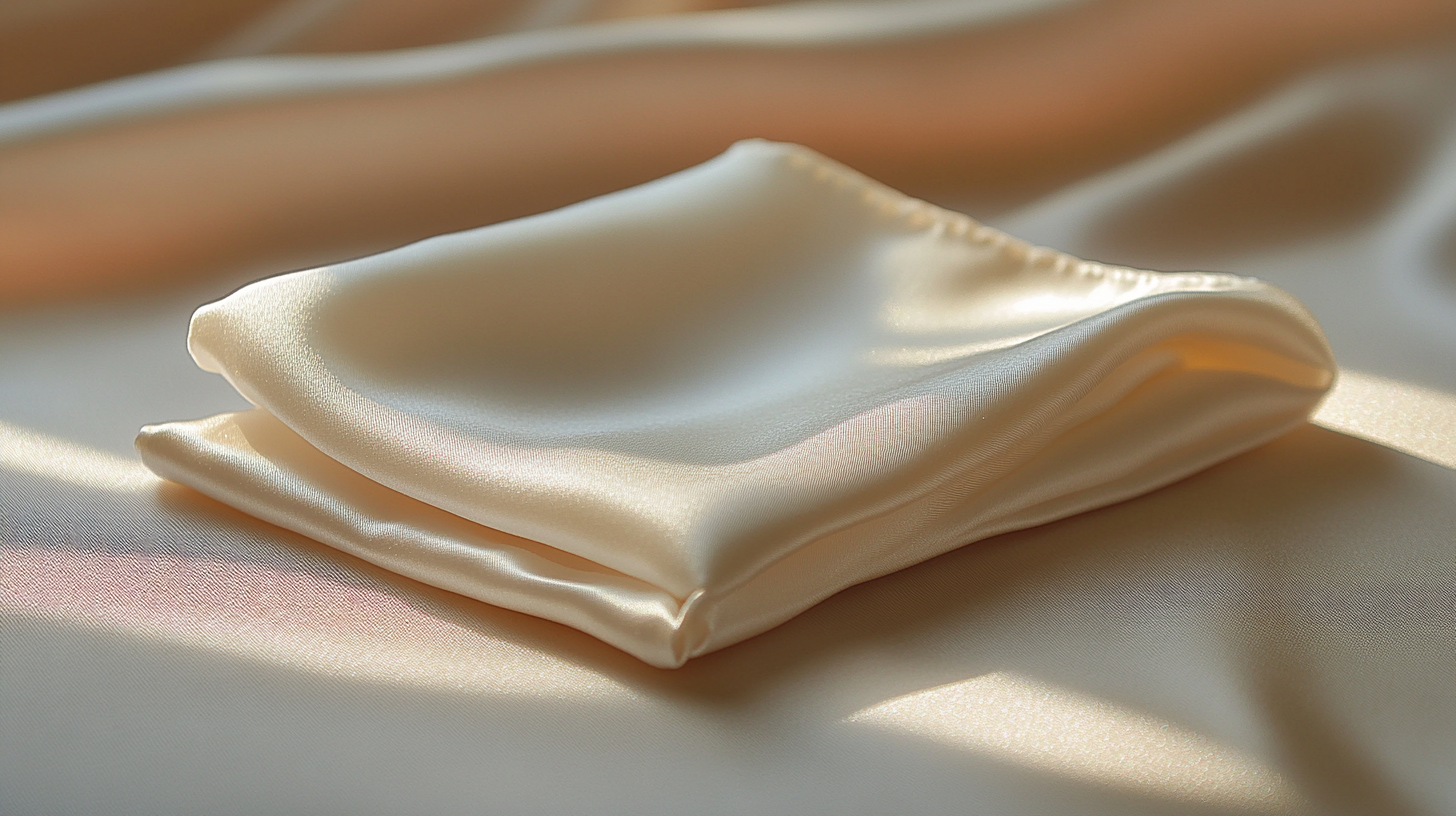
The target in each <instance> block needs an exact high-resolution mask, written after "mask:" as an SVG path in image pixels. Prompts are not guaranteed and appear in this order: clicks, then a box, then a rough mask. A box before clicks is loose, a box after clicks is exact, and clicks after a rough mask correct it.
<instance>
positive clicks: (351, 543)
mask: <svg viewBox="0 0 1456 816" xmlns="http://www.w3.org/2000/svg"><path fill="white" fill-rule="evenodd" d="M136 447H137V450H138V451H139V452H140V454H141V457H142V462H143V463H144V464H145V465H146V466H147V467H148V468H150V469H151V470H152V471H153V472H154V473H156V474H157V475H159V476H161V477H162V478H164V479H168V480H169V481H173V482H176V483H179V484H183V485H186V486H188V487H190V488H192V489H194V490H197V491H198V492H200V493H202V494H204V495H206V496H209V497H211V498H213V499H216V500H218V501H220V502H222V503H224V504H227V505H229V506H231V507H234V508H237V509H238V510H241V511H243V512H245V513H247V514H249V515H252V516H254V517H256V518H259V519H262V520H264V521H267V522H269V523H272V524H276V525H278V526H280V527H283V528H285V529H289V530H292V531H294V532H297V533H301V534H303V535H305V536H308V537H309V538H312V539H315V540H317V541H320V542H322V543H324V544H328V545H329V546H332V547H334V548H336V549H339V550H342V551H344V552H346V553H349V554H350V555H353V556H356V557H358V558H362V559H363V560H365V561H368V562H370V563H372V564H375V565H377V566H380V567H383V568H384V569H387V570H390V571H392V572H396V573H399V574H401V575H404V576H406V577H409V578H413V579H415V580H418V581H421V582H424V583H427V584H430V585H432V586H436V587H439V588H441V589H446V590H449V591H451V592H455V593H458V594H461V595H464V596H466V597H470V598H474V599H476V600H479V601H483V602H485V603H489V604H492V605H494V606H501V607H504V608H507V609H511V610H514V611H517V612H522V613H525V614H528V615H533V616H536V617H541V618H545V619H547V620H552V621H556V622H558V623H562V624H565V625H567V626H571V627H573V628H575V629H579V630H581V631H583V632H586V633H587V634H590V635H592V636H594V637H596V638H598V639H600V640H602V641H604V642H606V643H608V644H611V645H612V646H615V647H616V648H619V649H622V650H623V651H626V652H628V653H629V654H632V655H634V656H635V657H637V658H639V659H641V660H643V661H644V662H646V663H649V664H651V665H653V666H657V667H660V668H676V667H677V666H681V665H682V663H683V662H685V660H686V659H687V658H686V657H685V656H683V653H682V650H681V649H680V648H677V649H675V648H674V644H675V642H676V641H677V640H678V638H679V635H678V633H679V632H680V630H681V621H682V618H683V616H684V614H685V613H686V611H687V609H688V608H689V607H690V606H691V605H692V601H693V598H692V597H691V596H690V597H689V598H688V599H686V600H682V599H678V598H675V597H673V596H672V595H670V594H668V593H667V592H666V591H664V590H662V589H659V588H658V587H655V586H652V585H650V584H648V583H646V582H643V581H640V580H638V579H635V578H632V577H630V576H626V575H622V574H621V573H617V572H614V571H612V570H609V569H607V568H605V567H601V566H600V565H597V564H594V563H592V562H590V561H587V560H586V559H582V558H578V557H576V556H573V555H570V554H569V553H564V552H562V551H559V550H556V549H555V548H552V547H549V546H547V545H544V544H540V543H538V542H534V541H529V540H526V539H521V538H519V537H517V536H512V535H510V534H507V533H503V532H500V531H498V530H494V529H491V528H489V527H485V526H483V525H479V524H476V523H475V522H472V521H469V520H467V519H463V518H460V517H458V516H455V515H453V514H451V513H448V512H446V511H444V510H440V509H439V508H436V507H433V506H430V505H428V504H425V503H423V502H419V501H417V500H415V499H411V498H409V497H408V496H404V495H403V494H400V493H397V492H396V491H393V490H391V489H390V488H388V487H385V486H384V485H381V484H379V483H377V482H374V481H372V480H370V479H368V478H367V477H365V476H363V475H361V474H359V473H357V472H355V471H352V470H350V469H348V468H346V467H345V466H344V465H342V464H339V463H338V462H336V461H334V460H332V459H329V458H328V457H327V456H326V455H324V454H323V453H322V452H320V451H318V450H317V449H316V448H314V447H313V446H312V445H309V444H308V443H307V442H306V441H304V440H303V439H302V438H299V437H298V436H297V435H296V434H295V433H294V432H293V431H292V430H291V429H289V428H288V427H287V426H286V425H283V423H281V422H279V421H278V420H277V419H276V418H275V417H273V416H272V415H270V414H268V413H267V412H266V411H264V410H262V409H253V410H251V411H244V412H239V413H233V414H221V415H218V416H214V417H210V418H208V419H203V420H197V421H193V422H171V423H164V424H158V425H149V426H147V427H145V428H143V429H142V430H141V432H140V433H139V435H138V436H137V439H136Z"/></svg>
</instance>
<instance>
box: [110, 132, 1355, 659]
mask: <svg viewBox="0 0 1456 816" xmlns="http://www.w3.org/2000/svg"><path fill="white" fill-rule="evenodd" d="M189 346H190V349H191V351H192V354H193V357H194V359H196V361H197V362H198V363H199V365H201V366H202V367H203V368H205V369H207V370H209V371H214V372H218V373H220V374H223V375H224V376H226V377H227V379H228V380H229V382H231V383H232V384H233V385H234V387H236V388H237V390H238V391H239V392H240V393H241V394H243V395H244V396H245V397H246V398H247V399H248V400H249V401H250V402H252V403H253V404H254V405H256V406H258V407H257V409H255V410H252V411H247V412H243V413H237V414H226V415H221V416H217V417H213V418H211V419H207V420H202V421H197V422H180V423H171V424H164V425H156V426H151V427H148V428H146V429H144V430H143V432H142V434H141V435H140V437H139V438H138V440H137V445H138V448H139V449H140V451H141V454H142V457H143V460H144V461H145V462H146V464H147V465H148V466H149V467H150V468H151V469H152V470H154V471H155V472H157V473H158V474H159V475H162V476H164V477H166V478H168V479H171V480H174V481H177V482H182V483H184V484H187V485H190V486H192V487H194V488H196V489H198V490H200V491H202V492H203V493H206V494H208V495H210V496H213V497H214V498H217V499H219V500H221V501H223V502H225V503H228V504H231V505H233V506H235V507H237V508H239V509H241V510H244V511H245V512H247V513H250V514H252V515H254V516H257V517H259V518H262V519H265V520H268V521H271V522H273V523H275V524H278V525H281V526H283V527H287V528H290V529H293V530H295V531H298V532H301V533H304V534H306V535H308V536H311V537H313V538H316V539H318V540H320V541H323V542H326V543H328V544H331V545H333V546H335V547H338V548H340V549H343V550H345V551H347V552H350V553H353V554H355V555H358V556H360V557H362V558H364V559H367V560H369V561H372V562H374V563H376V564H379V565H381V566H384V567H386V568H389V569H392V570H395V571H397V572H399V573H402V574H404V575H407V576H410V577H413V578H416V579H418V580H421V581H425V582H427V583H430V584H434V585H436V586H439V587H443V588H445V589H449V590H452V591H455V592H459V593H461V594H464V595H467V596H470V597H474V598H477V599H480V600H483V601H486V602H489V603H492V604H496V605H500V606H504V607H508V608H511V609H515V610H518V611H522V612H526V613H529V614H533V615H537V616H540V617H544V618H548V619H551V620H555V621H559V622H561V623H565V624H568V625H570V626H574V627H576V628H578V629H581V630H584V631H586V632H588V633H591V634H593V635H595V636H597V637H599V638H601V639H602V640H605V641H607V642H608V643H611V644H612V645H614V646H617V647H618V648H621V649H623V650H625V651H627V652H629V653H631V654H633V655H636V656H637V657H639V658H641V659H642V660H644V661H646V662H648V663H650V664H653V665H656V666H662V667H674V666H680V665H682V664H683V663H684V662H685V661H687V660H688V659H690V658H693V657H695V656H698V655H701V654H704V653H706V652H710V651H713V650H715V649H719V648H722V647H724V646H727V645H730V644H732V643H735V642H738V641H740V640H743V639H744V638H747V637H750V636H752V635H755V634H758V633H759V632H762V631H764V630H766V629H768V628H771V627H773V626H776V625H778V624H780V623H782V622H783V621H785V620H787V619H789V618H790V617H793V616H794V615H797V614H798V613H800V612H802V611H803V610H805V609H807V608H808V607H810V606H812V605H814V604H816V603H818V602H819V601H821V600H823V599H824V598H826V597H828V596H829V595H832V594H834V593H836V592H838V591H840V590H842V589H844V588H845V587H848V586H851V585H853V584H857V583H860V582H863V581H866V580H868V579H871V578H874V577H877V576H880V575H884V574H887V573H890V572H893V571H895V570H899V569H902V568H904V567H908V566H910V565H912V564H915V563H918V562H920V561H924V560H926V559H928V558H931V557H933V556H935V555H939V554H941V553H943V552H946V551H948V550H951V549H953V548H955V547H958V546H961V545H963V544H966V543H968V542H972V541H975V540H978V539H981V538H984V537H987V536H991V535H995V534H998V533H1002V532H1006V531H1008V530H1014V529H1021V528H1025V527H1030V526H1034V525H1037V524H1041V523H1044V522H1048V521H1052V520H1055V519H1058V518H1062V517H1065V516H1068V515H1071V514H1074V513H1078V512H1082V511H1085V510H1089V509H1092V508H1095V507H1100V506H1104V505H1107V504H1110V503H1113V502H1117V501H1121V500H1124V499H1128V498H1131V497H1133V496H1137V495H1140V494H1142V493H1145V492H1147V491H1149V490H1152V489H1154V488H1157V487H1161V486H1163V485H1166V484H1168V483H1170V482H1172V481H1175V480H1178V479H1180V478H1183V477H1185V476H1188V475H1190V474H1192V473H1194V472H1196V471H1199V470H1202V469H1203V468H1206V467H1208V466H1210V465H1212V464H1214V463H1216V462H1219V461H1222V460H1224V459H1227V458H1229V457H1230V456H1233V455H1235V454H1237V453H1240V452H1243V451H1245V450H1248V449H1250V448H1252V447H1255V446H1257V445H1260V444H1262V443H1264V442H1267V441H1268V440H1270V439H1272V438H1274V437H1276V436H1278V435H1280V434H1282V433H1284V432H1286V431H1288V430H1290V429H1292V428H1294V427H1295V426H1298V425H1301V424H1302V423H1304V421H1305V419H1306V417H1307V416H1308V414H1309V412H1310V411H1311V410H1312V409H1313V407H1314V406H1315V404H1316V403H1317V402H1318V400H1319V399H1320V397H1321V396H1322V395H1323V394H1324V392H1325V390H1326V389H1327V388H1328V386H1329V384H1330V382H1331V379H1332V373H1333V371H1334V365H1333V362H1332V360H1331V357H1330V354H1329V350H1328V347H1327V345H1326V343H1325V341H1324V338H1323V336H1322V335H1321V333H1320V331H1319V329H1318V327H1317V325H1316V324H1315V322H1314V320H1313V319H1312V318H1311V317H1310V316H1309V315H1308V313H1307V312H1306V311H1305V310H1304V309H1303V307H1301V306H1300V305H1299V304H1298V303H1297V302H1296V301H1295V300H1294V299H1293V298H1292V297H1290V296H1289V295H1287V294H1285V293H1284V292H1282V291H1281V290H1279V289H1277V288H1275V287H1272V286H1269V285H1267V284H1264V283H1262V282H1259V281H1257V280H1253V279H1249V278H1242V277H1236V276H1232V275H1222V274H1211V273H1177V274H1171V273H1157V272H1147V271H1140V270H1134V269H1128V268H1121V267H1113V266H1107V265H1104V264H1099V263H1092V262H1086V261H1081V260H1078V259H1076V258H1073V257H1071V256H1069V255H1066V254H1063V253H1060V252H1056V251H1053V250H1048V249H1042V248H1037V247H1032V246H1030V245H1027V244H1025V243H1023V242H1021V241H1018V240H1016V239H1013V238H1010V237H1008V236H1006V235H1005V234H1003V233H1000V232H998V231H996V230H993V229H990V228H988V227H985V226H982V225H980V224H977V223H976V222H974V221H972V220H971V219H969V218H967V217H966V216H963V215H959V214H956V213H952V212H948V211H945V210H941V209H939V208H936V207H933V206H931V205H929V204H926V203H924V202H921V201H917V200H915V199H911V198H908V197H906V196H903V195H901V194H899V193H896V192H894V191H893V190H890V189H888V188H886V187H884V186H882V185H879V184H877V183H875V182H873V181H871V180H869V179H867V178H865V177H863V176H861V175H859V174H857V173H855V172H854V171H852V170H850V169H848V168H846V167H843V166H841V165H838V164H836V163H834V162H831V161H830V160H828V159H826V158H824V157H822V156H820V155H818V154H816V153H814V152H812V151H810V150H808V149H806V148H802V147H798V146H794V145H784V144H776V143H770V142H763V141H749V142H742V143H739V144H738V145H736V146H734V147H733V148H732V149H730V150H729V151H728V152H727V153H725V154H724V155H722V156H720V157H719V158H717V159H715V160H713V161H710V162H708V163H706V164H704V165H701V166H699V167H696V168H693V169H690V170H687V171H684V172H682V173H678V174H676V175H673V176H670V177H667V178H665V179H661V180H658V181H656V182H653V183H650V184H646V185H643V186H641V187H638V188H634V189H630V190H626V191H622V192H619V193H615V194H612V195H608V196H604V197H602V198H598V199H593V200H591V201H587V202H584V203H582V204H578V205H575V206H572V207H568V208H565V209H562V210H558V211H555V212H551V213H546V214H543V215H539V216H534V217H530V218H525V219H521V220H518V221H514V222H509V223H505V224H499V225H494V226H490V227H485V228H482V229H478V230H473V231H469V232H464V233H458V234H454V235H448V236H443V237H438V238H434V239H430V240H427V241H423V242H420V243H417V244H413V245H411V246H407V247H404V248H402V249H398V250H395V251H391V252H387V253H383V254H381V255H377V256H373V257H369V258H365V259H362V260H358V261H352V262H347V263H341V264H337V265H333V266H328V267H323V268H319V269H312V270H307V271H303V272H297V273H292V274H288V275H283V276H279V277H275V278H271V279H267V280H264V281H261V282H258V283H255V284H252V285H250V286H247V287H245V288H243V289H242V290H240V291H238V292H237V293H235V294H233V295H231V296H229V297H227V298H225V299H223V300H221V301H219V302H217V303H213V304H211V305H208V306H205V307H203V308H202V309H200V310H199V311H198V312H197V314H196V315H195V316H194V317H193V320H192V326H191V331H190V337H189Z"/></svg>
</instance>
